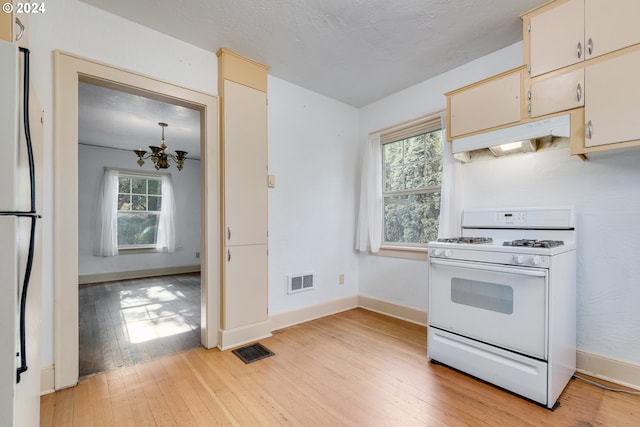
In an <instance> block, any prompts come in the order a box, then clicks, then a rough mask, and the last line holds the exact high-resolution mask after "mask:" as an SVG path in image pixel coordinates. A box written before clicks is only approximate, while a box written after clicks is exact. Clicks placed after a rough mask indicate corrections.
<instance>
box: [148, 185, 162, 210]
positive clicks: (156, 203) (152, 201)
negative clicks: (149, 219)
mask: <svg viewBox="0 0 640 427" xmlns="http://www.w3.org/2000/svg"><path fill="white" fill-rule="evenodd" d="M149 184H151V181H149ZM161 206H162V197H160V196H149V211H157V212H160V207H161Z"/></svg>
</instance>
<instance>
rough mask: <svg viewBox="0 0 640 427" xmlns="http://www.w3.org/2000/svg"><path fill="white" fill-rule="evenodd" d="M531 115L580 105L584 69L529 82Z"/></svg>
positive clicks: (582, 93) (582, 98)
mask: <svg viewBox="0 0 640 427" xmlns="http://www.w3.org/2000/svg"><path fill="white" fill-rule="evenodd" d="M530 105H531V117H538V116H544V115H545V114H551V113H556V112H558V111H564V110H569V109H572V108H577V107H582V106H583V105H584V69H579V70H575V71H572V72H569V73H563V74H560V75H557V76H554V77H550V78H547V79H544V80H539V81H536V82H534V83H532V84H531V104H530Z"/></svg>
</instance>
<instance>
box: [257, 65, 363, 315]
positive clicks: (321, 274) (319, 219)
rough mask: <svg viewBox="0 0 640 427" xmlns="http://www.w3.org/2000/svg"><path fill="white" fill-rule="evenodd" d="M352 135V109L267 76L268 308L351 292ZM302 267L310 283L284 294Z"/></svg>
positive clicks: (354, 274)
mask: <svg viewBox="0 0 640 427" xmlns="http://www.w3.org/2000/svg"><path fill="white" fill-rule="evenodd" d="M357 139H358V110H357V109H356V108H354V107H350V106H348V105H345V104H342V103H340V102H338V101H335V100H333V99H330V98H327V97H325V96H322V95H318V94H317V93H314V92H311V91H308V90H306V89H303V88H301V87H299V86H295V85H293V84H291V83H288V82H285V81H283V80H280V79H277V78H275V77H269V173H270V174H273V175H275V176H276V187H275V188H271V189H269V314H275V313H280V312H285V311H290V310H295V309H299V308H303V307H306V306H310V305H314V304H320V303H323V302H327V301H331V300H335V299H338V298H343V297H346V296H350V295H356V294H357V292H358V256H357V255H356V252H355V251H354V246H353V242H354V236H355V223H354V220H353V218H355V209H356V205H357V191H356V188H357V187H356V181H357V176H358V172H357V170H356V168H355V164H356V163H357V153H358V144H357ZM306 272H313V273H314V274H315V276H314V283H315V286H316V289H315V290H312V291H308V292H300V293H297V294H292V295H287V293H286V279H285V277H286V275H287V274H291V273H306ZM340 274H344V275H345V283H344V284H343V285H340V284H339V275H340Z"/></svg>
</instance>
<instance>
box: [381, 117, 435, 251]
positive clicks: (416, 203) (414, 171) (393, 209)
mask: <svg viewBox="0 0 640 427" xmlns="http://www.w3.org/2000/svg"><path fill="white" fill-rule="evenodd" d="M380 141H381V144H382V180H383V184H382V196H383V200H384V203H383V209H384V215H383V220H382V222H383V226H382V228H383V236H382V243H383V245H387V246H418V247H424V246H426V244H427V242H428V241H430V240H435V239H436V238H437V236H438V218H439V215H440V189H441V186H442V128H441V124H440V120H439V118H438V120H437V121H429V122H423V123H420V124H419V125H418V126H417V127H416V126H413V127H412V128H409V129H407V128H405V129H400V130H397V131H395V132H393V133H387V134H382V135H381V137H380Z"/></svg>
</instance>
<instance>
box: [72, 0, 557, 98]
mask: <svg viewBox="0 0 640 427" xmlns="http://www.w3.org/2000/svg"><path fill="white" fill-rule="evenodd" d="M83 1H84V2H85V3H88V4H91V5H94V6H96V7H98V8H100V9H103V10H106V11H108V12H111V13H114V14H116V15H119V16H121V17H123V18H125V19H128V20H131V21H133V22H137V23H139V24H141V25H144V26H146V27H149V28H153V29H155V30H157V31H160V32H162V33H165V34H168V35H170V36H173V37H175V38H177V39H180V40H183V41H185V42H188V43H191V44H193V45H195V46H199V47H201V48H203V49H206V50H208V51H211V52H216V51H217V50H218V49H219V48H221V47H225V48H228V49H231V50H233V51H235V52H238V53H240V54H242V55H244V56H247V57H249V58H251V59H254V60H256V61H259V62H262V63H264V64H266V65H268V66H270V67H271V70H270V73H271V74H272V75H273V76H276V77H278V78H281V79H283V80H286V81H288V82H291V83H294V84H297V85H299V86H302V87H305V88H307V89H310V90H312V91H315V92H317V93H321V94H323V95H326V96H329V97H331V98H334V99H337V100H339V101H342V102H345V103H347V104H350V105H353V106H356V107H361V106H364V105H367V104H369V103H371V102H373V101H376V100H379V99H381V98H383V97H385V96H388V95H390V94H392V93H395V92H397V91H399V90H402V89H405V88H407V87H410V86H412V85H414V84H416V83H419V82H421V81H423V80H426V79H428V78H430V77H433V76H435V75H438V74H441V73H443V72H445V71H447V70H450V69H453V68H455V67H457V66H459V65H462V64H464V63H466V62H469V61H471V60H473V59H476V58H479V57H481V56H483V55H485V54H487V53H490V52H493V51H496V50H498V49H501V48H503V47H506V46H508V45H510V44H512V43H515V42H516V41H519V40H521V39H522V24H521V21H520V19H519V15H520V14H522V13H523V12H526V11H527V10H529V9H531V8H533V7H535V6H538V5H540V4H543V3H545V2H546V0H516V1H514V0H226V1H225V0H136V1H131V0H83Z"/></svg>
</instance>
